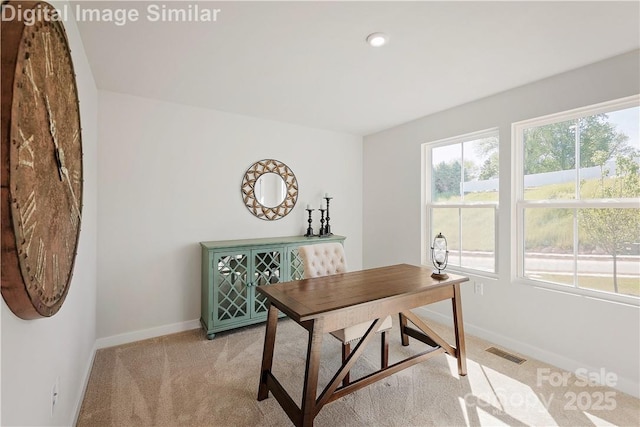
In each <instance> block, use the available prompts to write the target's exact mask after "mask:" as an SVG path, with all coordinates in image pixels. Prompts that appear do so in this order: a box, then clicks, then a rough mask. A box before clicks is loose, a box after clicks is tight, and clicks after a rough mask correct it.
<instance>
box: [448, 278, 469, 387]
mask: <svg viewBox="0 0 640 427" xmlns="http://www.w3.org/2000/svg"><path fill="white" fill-rule="evenodd" d="M451 303H452V305H453V326H454V328H455V335H456V356H458V374H460V375H467V351H466V349H465V344H464V324H463V322H462V298H461V296H460V284H459V283H456V284H455V285H453V299H452V300H451Z"/></svg>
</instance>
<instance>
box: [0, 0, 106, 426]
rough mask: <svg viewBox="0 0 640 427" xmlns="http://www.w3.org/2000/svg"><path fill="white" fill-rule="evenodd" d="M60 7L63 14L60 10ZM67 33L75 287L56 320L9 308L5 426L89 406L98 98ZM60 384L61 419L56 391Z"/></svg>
mask: <svg viewBox="0 0 640 427" xmlns="http://www.w3.org/2000/svg"><path fill="white" fill-rule="evenodd" d="M54 4H55V5H56V6H58V7H60V4H61V3H59V2H54ZM65 28H66V31H67V35H68V37H69V44H70V46H71V50H72V56H73V63H74V67H75V71H76V74H77V82H78V92H79V96H80V120H81V122H82V143H83V149H84V194H83V202H84V207H83V211H82V230H81V233H80V241H79V246H78V255H77V258H76V263H75V268H74V272H73V279H72V282H71V286H70V288H69V293H68V296H67V299H66V300H65V302H64V304H63V306H62V308H61V309H60V311H59V312H58V313H57V314H56V315H54V316H53V317H51V318H46V319H38V320H22V319H19V318H18V317H16V316H15V315H14V314H13V313H12V312H11V310H10V309H9V307H7V305H6V304H5V302H4V300H2V303H1V311H2V316H1V317H2V422H1V423H2V425H5V426H9V425H10V426H18V425H29V426H36V425H71V424H72V423H73V421H74V417H75V415H76V412H77V410H78V408H77V405H78V404H79V402H80V399H81V398H82V393H83V389H84V385H85V382H86V379H87V376H88V373H89V369H90V365H91V362H92V358H93V354H94V350H93V348H94V343H95V339H96V335H95V330H96V321H95V317H96V287H97V280H96V271H97V255H96V250H97V212H96V209H97V194H98V191H97V165H98V161H97V150H98V147H97V111H98V95H97V90H96V85H95V82H94V81H93V76H92V74H91V70H90V69H89V64H88V62H87V58H86V56H85V53H84V48H83V46H82V41H81V40H80V37H79V34H78V30H77V27H76V25H75V22H66V23H65ZM56 377H59V378H60V382H59V385H60V388H59V392H60V394H59V396H58V402H57V405H56V410H55V414H54V416H53V417H52V416H51V390H52V387H53V384H54V383H55V381H56Z"/></svg>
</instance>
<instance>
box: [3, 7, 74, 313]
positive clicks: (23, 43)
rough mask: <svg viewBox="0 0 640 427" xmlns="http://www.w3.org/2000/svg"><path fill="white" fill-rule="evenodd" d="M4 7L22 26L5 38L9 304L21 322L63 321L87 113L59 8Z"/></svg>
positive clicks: (11, 26)
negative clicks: (80, 100)
mask: <svg viewBox="0 0 640 427" xmlns="http://www.w3.org/2000/svg"><path fill="white" fill-rule="evenodd" d="M2 8H3V9H4V8H12V9H13V10H12V11H13V15H11V14H10V13H6V15H5V14H4V11H3V16H14V18H15V19H11V20H3V22H2V30H1V43H2V51H1V56H2V87H1V89H2V140H1V161H0V167H1V172H2V196H1V198H0V203H1V204H0V208H1V210H2V297H3V298H4V300H5V302H6V303H7V305H8V306H9V308H10V309H11V310H12V311H13V312H14V313H15V314H16V315H17V316H18V317H21V318H23V319H34V318H38V317H48V316H52V315H54V314H55V313H57V312H58V310H59V309H60V307H61V306H62V303H63V302H64V300H65V297H66V296H67V292H68V290H69V284H70V282H71V275H72V272H73V266H74V262H75V259H76V251H77V247H78V237H79V234H80V221H81V218H82V180H83V176H82V137H81V128H80V111H79V106H78V92H77V87H76V80H75V73H74V70H73V63H72V61H71V53H70V50H69V45H68V41H67V36H66V33H65V30H64V27H63V25H62V22H61V21H60V20H59V19H60V18H59V16H57V15H56V14H55V13H54V12H55V9H54V8H53V6H51V5H49V4H47V3H44V2H33V1H32V2H27V1H20V2H3V4H2ZM25 11H27V12H29V13H30V15H27V14H26V13H27V12H25ZM7 12H9V11H7ZM21 16H31V17H36V18H37V19H36V20H34V21H35V22H32V21H30V20H29V21H26V20H24V19H18V17H21Z"/></svg>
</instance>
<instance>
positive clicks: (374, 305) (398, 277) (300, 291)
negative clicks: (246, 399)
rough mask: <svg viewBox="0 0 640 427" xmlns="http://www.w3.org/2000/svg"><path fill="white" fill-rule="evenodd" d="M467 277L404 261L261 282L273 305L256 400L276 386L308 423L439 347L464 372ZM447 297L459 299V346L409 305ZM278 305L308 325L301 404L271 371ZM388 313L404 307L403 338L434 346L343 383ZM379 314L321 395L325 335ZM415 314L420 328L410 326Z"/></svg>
mask: <svg viewBox="0 0 640 427" xmlns="http://www.w3.org/2000/svg"><path fill="white" fill-rule="evenodd" d="M467 280H469V278H467V277H463V276H457V275H453V274H449V278H448V279H447V280H441V281H438V280H435V279H432V278H431V270H430V269H428V268H426V267H416V266H412V265H408V264H399V265H392V266H389V267H381V268H374V269H370V270H362V271H354V272H350V273H343V274H336V275H332V276H325V277H318V278H314V279H304V280H298V281H295V282H288V283H278V284H275V285H267V286H259V287H258V288H257V290H258V292H260V293H261V294H262V295H264V296H265V297H266V298H267V303H268V305H269V312H268V317H267V325H266V334H265V338H264V351H263V353H262V369H261V373H260V387H259V389H258V400H264V399H266V398H267V397H268V396H269V392H271V393H272V394H273V396H274V397H275V398H276V400H277V401H278V403H279V404H280V406H282V409H284V411H285V412H286V413H287V415H288V416H289V418H290V419H291V421H292V422H293V423H294V424H295V425H296V426H305V427H306V426H312V425H313V419H314V418H315V416H316V415H317V414H318V412H320V410H321V409H322V407H323V406H324V405H325V404H327V403H329V402H331V401H333V400H335V399H338V398H340V397H342V396H344V395H346V394H349V393H352V392H354V391H356V390H359V389H361V388H362V387H365V386H367V385H369V384H371V383H373V382H375V381H378V380H381V379H382V378H385V377H387V376H389V375H392V374H394V373H396V372H398V371H401V370H403V369H405V368H408V367H410V366H413V365H415V364H417V363H419V362H422V361H424V360H427V359H429V358H431V357H433V356H436V355H438V354H440V353H448V354H450V355H451V356H453V357H455V358H457V359H458V373H459V374H460V375H466V374H467V366H466V359H465V346H464V329H463V324H462V305H461V300H460V283H462V282H465V281H467ZM445 299H451V301H452V305H453V319H454V329H455V341H456V342H455V347H453V346H451V345H450V344H448V343H447V342H446V341H445V340H444V339H442V338H441V337H440V336H438V335H437V334H436V333H435V332H434V331H433V330H432V329H431V328H429V326H427V325H426V324H425V323H424V322H423V321H422V320H421V319H420V318H419V317H418V316H416V315H415V314H413V313H412V312H411V311H409V310H411V309H412V308H416V307H421V306H424V305H427V304H431V303H434V302H437V301H442V300H445ZM278 310H281V311H283V312H284V313H286V314H287V315H288V316H289V317H290V318H291V319H293V320H295V321H296V322H297V323H298V324H299V325H300V326H302V327H303V328H305V329H306V330H307V331H309V344H308V347H307V362H306V368H305V380H304V388H303V392H302V406H301V407H298V405H297V404H296V403H295V402H294V401H293V399H292V398H291V397H290V396H289V394H288V393H287V391H286V390H285V389H284V387H283V386H282V385H281V384H280V383H279V382H278V380H277V379H276V377H275V376H274V375H273V374H272V372H271V366H272V364H273V348H274V344H275V338H276V327H277V325H278ZM390 314H399V319H400V335H401V340H402V345H405V346H406V345H409V337H412V338H415V339H417V340H419V341H422V342H424V343H426V344H428V345H430V346H432V347H433V348H432V349H430V350H427V351H425V352H422V353H419V354H416V355H414V356H411V357H409V358H407V359H405V360H402V361H400V362H398V363H395V364H393V365H390V366H388V367H387V368H385V369H380V370H379V371H376V372H374V373H372V374H370V375H367V376H365V377H363V378H360V379H358V380H356V381H353V382H351V383H350V384H349V385H347V386H344V387H340V384H341V382H342V379H343V378H344V376H345V375H346V374H347V373H348V372H349V370H350V369H351V367H352V366H353V365H354V364H355V362H356V360H357V359H358V357H360V355H361V354H362V353H363V352H364V349H365V347H366V346H367V344H368V343H369V342H370V341H371V339H372V338H373V337H374V335H375V332H374V331H376V330H377V328H378V326H379V325H380V324H381V323H382V321H383V320H384V318H385V317H386V316H387V315H390ZM374 319H375V322H374V323H373V324H372V326H371V327H370V328H369V330H368V331H367V333H366V334H365V335H364V336H363V337H362V339H360V341H359V342H358V344H357V345H356V347H355V348H354V349H353V351H352V352H351V354H350V355H349V357H348V358H347V359H346V360H345V361H344V363H343V364H342V366H341V367H340V369H339V370H338V372H336V374H335V375H334V376H333V378H332V379H331V381H330V382H329V384H328V385H327V386H326V387H325V389H324V390H323V391H322V393H321V394H320V396H319V397H317V398H316V389H317V386H318V370H319V368H320V348H321V344H322V337H323V335H324V334H326V333H328V332H332V331H336V330H339V329H342V328H344V327H346V326H352V325H356V324H358V323H362V322H365V321H367V320H374ZM409 321H410V322H411V323H413V325H414V326H415V327H417V328H418V330H416V329H414V328H412V327H410V326H409V324H408V322H409Z"/></svg>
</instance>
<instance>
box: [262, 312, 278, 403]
mask: <svg viewBox="0 0 640 427" xmlns="http://www.w3.org/2000/svg"><path fill="white" fill-rule="evenodd" d="M268 304H269V314H268V315H267V330H266V333H265V335H264V349H263V351H262V368H261V370H260V387H259V388H258V400H264V399H266V398H267V397H269V387H268V386H267V373H269V372H271V366H272V365H273V347H274V345H275V343H276V327H277V326H278V309H277V308H276V307H275V306H274V305H273V304H271V303H268Z"/></svg>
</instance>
